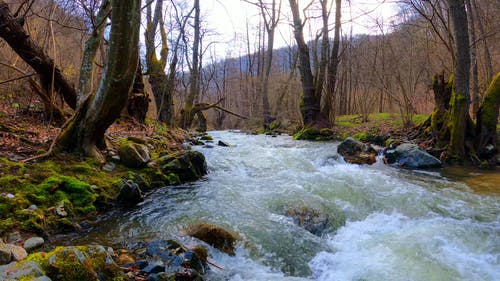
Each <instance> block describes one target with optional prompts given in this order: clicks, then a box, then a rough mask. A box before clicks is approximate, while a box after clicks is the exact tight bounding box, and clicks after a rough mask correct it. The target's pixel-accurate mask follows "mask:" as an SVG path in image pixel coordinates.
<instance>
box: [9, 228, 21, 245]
mask: <svg viewBox="0 0 500 281" xmlns="http://www.w3.org/2000/svg"><path fill="white" fill-rule="evenodd" d="M19 240H21V233H19V231H14V232H11V233H9V234H8V235H7V239H6V240H5V242H6V243H14V242H17V241H19Z"/></svg>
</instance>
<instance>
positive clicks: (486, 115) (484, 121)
mask: <svg viewBox="0 0 500 281" xmlns="http://www.w3.org/2000/svg"><path fill="white" fill-rule="evenodd" d="M498 100H500V72H499V73H497V74H496V75H495V77H494V78H493V80H492V81H491V83H490V85H489V87H488V89H487V90H486V94H485V95H484V99H483V101H482V102H481V106H480V109H479V112H480V114H481V125H482V126H484V127H486V128H488V129H489V130H491V131H494V130H495V128H498V127H497V126H498Z"/></svg>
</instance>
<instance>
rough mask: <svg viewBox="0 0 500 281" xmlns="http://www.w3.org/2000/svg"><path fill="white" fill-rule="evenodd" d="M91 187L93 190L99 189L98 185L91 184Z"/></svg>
mask: <svg viewBox="0 0 500 281" xmlns="http://www.w3.org/2000/svg"><path fill="white" fill-rule="evenodd" d="M90 189H91V190H93V191H97V190H99V187H98V186H97V185H95V184H93V185H91V186H90Z"/></svg>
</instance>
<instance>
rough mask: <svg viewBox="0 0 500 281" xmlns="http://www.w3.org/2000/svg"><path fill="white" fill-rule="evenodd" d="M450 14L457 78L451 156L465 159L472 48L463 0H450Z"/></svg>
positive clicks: (455, 82)
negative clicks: (470, 47)
mask: <svg viewBox="0 0 500 281" xmlns="http://www.w3.org/2000/svg"><path fill="white" fill-rule="evenodd" d="M448 4H449V8H450V15H451V19H452V22H453V33H454V36H455V40H454V42H455V46H456V48H455V52H456V55H455V57H456V65H455V79H454V89H453V93H452V97H451V104H450V105H451V107H450V124H451V137H450V145H449V149H448V152H449V156H450V157H451V158H452V159H457V160H463V159H464V157H465V131H466V127H467V121H468V119H470V116H469V103H470V96H469V71H470V49H469V34H468V32H467V29H466V28H464V26H465V27H466V26H468V25H467V13H466V10H465V4H464V1H463V0H448Z"/></svg>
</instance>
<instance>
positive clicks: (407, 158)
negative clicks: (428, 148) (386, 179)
mask: <svg viewBox="0 0 500 281" xmlns="http://www.w3.org/2000/svg"><path fill="white" fill-rule="evenodd" d="M385 158H386V160H387V163H388V164H395V165H398V166H399V167H403V168H409V169H425V168H436V167H440V166H441V161H440V160H439V159H437V158H436V157H434V156H432V155H430V154H429V153H427V152H425V151H424V150H423V149H421V148H420V147H419V146H417V145H415V144H411V143H403V144H401V145H399V146H398V147H396V149H391V150H387V151H386V152H385Z"/></svg>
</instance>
